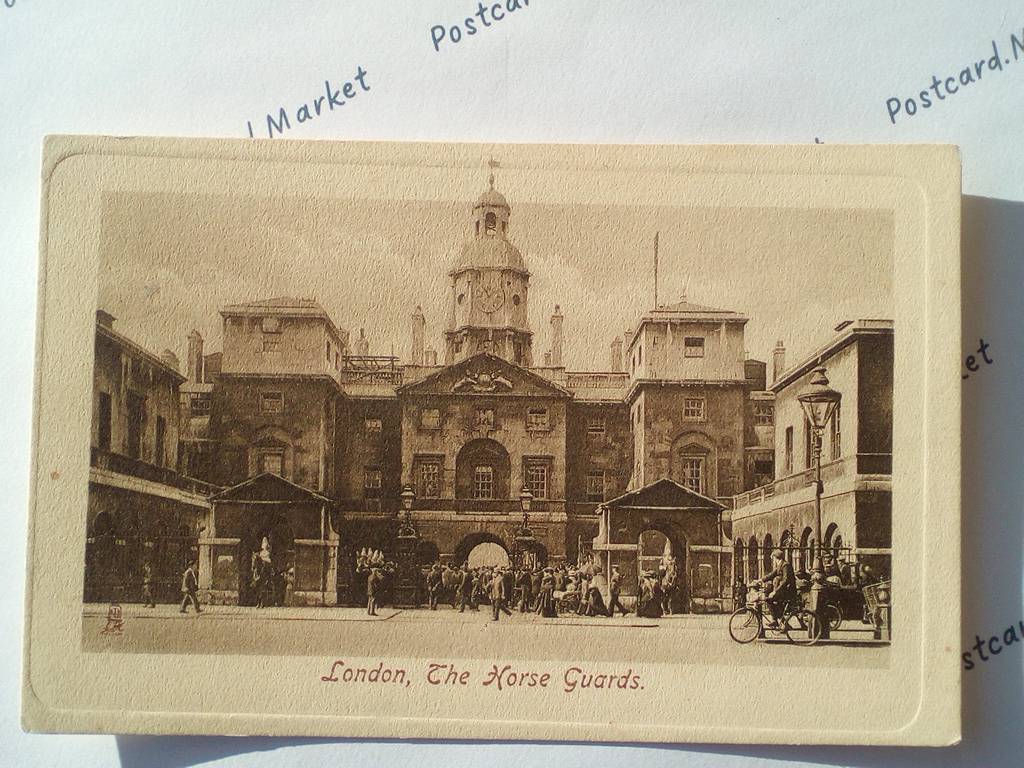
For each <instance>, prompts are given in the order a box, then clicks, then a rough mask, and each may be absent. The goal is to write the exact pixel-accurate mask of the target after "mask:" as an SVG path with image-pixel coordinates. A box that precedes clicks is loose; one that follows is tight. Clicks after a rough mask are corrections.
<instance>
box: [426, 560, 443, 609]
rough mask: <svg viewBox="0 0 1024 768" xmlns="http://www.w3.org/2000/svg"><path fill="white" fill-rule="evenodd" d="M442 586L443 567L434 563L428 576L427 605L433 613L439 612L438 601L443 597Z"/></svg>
mask: <svg viewBox="0 0 1024 768" xmlns="http://www.w3.org/2000/svg"><path fill="white" fill-rule="evenodd" d="M442 586H443V580H442V578H441V566H440V565H438V564H437V563H434V564H433V565H432V566H431V567H430V572H429V573H428V574H427V605H428V606H429V607H430V610H432V611H436V610H437V601H438V599H439V598H440V596H441V587H442Z"/></svg>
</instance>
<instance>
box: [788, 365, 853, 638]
mask: <svg viewBox="0 0 1024 768" xmlns="http://www.w3.org/2000/svg"><path fill="white" fill-rule="evenodd" d="M841 398H842V395H841V394H840V393H839V392H836V391H835V390H834V389H832V388H831V387H829V385H828V377H827V376H826V375H825V368H824V366H818V367H817V368H815V369H814V371H813V372H812V374H811V381H810V386H809V387H808V388H807V389H806V390H805V391H804V392H802V393H801V394H799V395H798V396H797V400H799V401H800V406H801V407H802V408H803V410H804V415H805V416H806V417H807V421H808V423H809V424H810V425H811V451H812V454H813V456H814V539H815V544H816V546H815V549H814V564H813V565H812V567H811V582H812V586H811V590H812V594H813V603H812V608H813V610H814V612H815V614H816V615H817V617H818V621H819V622H820V624H821V633H822V634H821V636H822V637H828V635H829V632H828V620H827V618H826V617H825V615H824V609H825V606H824V604H823V603H824V601H823V600H822V597H821V590H822V589H824V583H825V566H824V563H823V562H822V559H821V548H822V546H823V539H822V536H821V493H822V490H823V489H822V485H821V444H822V438H823V436H824V432H825V427H826V426H828V422H829V420H830V419H831V418H832V415H833V414H834V413H835V412H836V408H838V407H839V401H840V399H841Z"/></svg>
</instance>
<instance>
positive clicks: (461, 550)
mask: <svg viewBox="0 0 1024 768" xmlns="http://www.w3.org/2000/svg"><path fill="white" fill-rule="evenodd" d="M471 555H474V556H475V558H476V559H477V560H480V561H481V562H479V563H478V565H498V564H501V563H500V562H490V561H491V560H499V561H500V560H502V556H504V563H505V564H508V563H509V562H511V557H510V554H509V548H508V547H507V546H506V544H505V542H504V541H502V539H501V538H500V537H499V536H497V535H495V534H493V533H488V532H487V531H481V532H479V533H471V534H469V535H468V536H465V537H463V539H462V541H460V542H459V545H458V546H457V547H456V548H455V553H454V556H453V558H452V560H453V562H454V563H455V564H457V565H461V564H462V563H469V567H470V568H474V567H478V565H474V564H473V563H470V556H471ZM484 560H487V561H488V562H483V561H484Z"/></svg>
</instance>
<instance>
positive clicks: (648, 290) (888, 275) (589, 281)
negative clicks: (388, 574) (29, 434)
mask: <svg viewBox="0 0 1024 768" xmlns="http://www.w3.org/2000/svg"><path fill="white" fill-rule="evenodd" d="M498 187H499V188H500V187H501V183H500V180H499V183H498ZM482 188H483V187H481V191H482ZM502 191H503V192H505V194H506V196H507V197H508V198H509V202H510V205H511V207H512V215H511V220H510V225H509V238H510V239H511V240H512V242H513V243H515V244H516V245H517V246H518V247H519V249H520V250H521V251H522V253H523V256H524V257H525V259H526V263H527V267H528V268H529V270H530V272H531V273H532V277H531V281H530V286H531V287H530V297H529V302H530V305H529V316H530V324H531V328H532V330H533V332H534V358H535V360H537V361H539V360H541V359H542V355H543V353H544V351H546V350H547V349H549V348H550V341H549V339H550V333H549V318H550V316H551V314H552V311H553V310H554V306H555V304H558V305H560V306H561V309H562V312H563V314H564V315H565V350H564V359H565V363H566V366H567V367H568V368H569V369H571V370H606V369H607V368H608V360H609V346H610V343H611V341H612V338H613V337H614V336H616V335H622V334H623V332H624V331H625V329H626V328H628V327H629V326H630V325H631V324H633V323H635V321H636V319H637V318H638V317H639V316H640V314H641V313H642V312H644V311H647V310H649V309H650V308H651V307H652V305H653V301H654V298H653V240H654V233H655V232H659V233H660V236H659V241H660V247H659V260H660V281H659V283H660V291H659V299H660V301H661V302H662V303H669V302H674V301H678V300H679V298H680V297H681V295H682V294H683V293H684V292H685V294H686V297H687V299H688V300H689V301H691V302H694V303H697V304H704V305H709V306H714V307H719V308H722V309H729V310H733V311H736V312H741V313H743V314H745V315H746V316H748V317H749V318H750V321H749V322H748V324H747V326H746V348H747V354H748V356H749V357H755V358H758V359H761V360H768V359H769V357H770V353H771V348H772V347H773V346H774V343H775V341H776V340H777V339H781V340H783V341H784V342H785V344H786V347H787V349H788V354H789V358H788V359H789V361H790V362H795V361H796V360H797V359H799V358H800V357H801V356H803V355H805V354H808V353H810V352H811V351H812V350H813V349H814V348H815V347H816V346H818V345H820V344H821V343H822V342H824V341H825V340H827V339H828V338H829V337H830V336H831V335H832V329H833V328H834V326H835V325H837V324H838V323H839V322H841V321H842V320H846V319H856V318H891V317H892V314H893V296H892V290H893V288H892V249H893V235H894V231H893V226H894V225H893V219H892V217H891V215H889V214H887V213H885V212H879V211H875V210H861V209H843V210H826V209H810V210H808V209H797V208H753V209H752V208H744V209H741V208H720V207H708V208H698V207H685V208H684V207H671V206H647V207H637V206H629V205H616V206H608V205H551V204H547V203H544V204H538V203H534V202H530V201H529V200H528V199H517V197H516V194H515V193H516V190H509V189H503V190H502ZM523 194H524V195H525V194H526V193H525V192H524V193H523ZM472 203H473V200H451V201H441V202H436V201H410V200H383V199H381V200H369V201H367V200H362V201H352V200H340V199H338V200H335V199H316V198H312V197H311V198H301V197H288V198H284V197H262V198H253V197H242V196H238V197H229V196H218V197H212V196H201V195H195V194H189V193H187V192H185V191H183V192H181V193H175V194H168V193H154V194H136V193H132V194H123V193H108V194H107V195H105V197H104V205H103V219H102V229H101V238H100V250H101V269H100V287H99V297H98V306H99V307H100V308H102V309H105V310H107V311H109V312H111V313H112V314H113V315H114V316H115V317H116V318H117V322H116V325H115V327H116V328H117V329H118V330H119V331H120V332H121V333H124V334H125V335H127V336H129V337H130V338H132V339H134V340H135V341H137V342H139V343H140V344H142V345H143V346H145V347H146V348H148V349H151V350H152V351H154V352H160V351H161V350H164V349H171V350H172V351H174V352H175V353H176V354H177V355H178V356H179V358H181V359H182V360H183V359H184V353H185V349H186V336H187V334H188V332H189V331H190V330H191V329H193V328H195V329H198V330H199V331H200V333H202V334H203V336H204V337H205V339H206V340H207V341H206V350H207V352H213V351H217V350H219V349H220V348H221V317H220V315H219V314H218V313H219V310H220V309H221V308H222V307H224V306H225V305H227V304H231V303H237V302H244V301H250V300H254V299H260V298H270V297H274V296H297V297H305V298H315V299H317V300H318V301H319V302H320V303H321V304H322V305H323V307H324V308H325V309H326V310H327V312H328V313H329V314H330V316H331V317H332V318H333V320H334V322H335V323H336V324H337V325H338V326H339V327H341V328H346V329H348V330H349V331H350V332H351V333H352V334H353V337H354V336H355V335H358V329H359V328H365V329H366V332H367V334H368V336H369V338H370V344H371V349H370V351H371V353H372V354H389V353H391V351H392V349H393V350H394V353H395V354H397V355H398V356H399V357H401V358H406V357H407V356H408V353H409V346H410V327H411V321H410V316H411V315H412V312H413V310H414V308H415V307H416V305H420V306H422V308H423V312H424V314H425V316H426V319H427V345H428V347H429V346H432V347H434V348H435V349H439V350H440V349H441V348H442V335H441V334H442V332H443V330H444V322H445V320H446V318H447V311H448V302H449V301H450V295H451V294H450V291H449V289H448V286H449V278H448V275H447V272H448V270H449V268H450V267H451V264H452V262H453V260H454V258H455V256H456V254H457V253H458V252H459V250H460V247H461V245H462V243H463V242H464V241H465V240H466V239H467V238H469V237H471V234H472V222H473V216H472Z"/></svg>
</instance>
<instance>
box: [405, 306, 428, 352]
mask: <svg viewBox="0 0 1024 768" xmlns="http://www.w3.org/2000/svg"><path fill="white" fill-rule="evenodd" d="M426 329H427V321H426V318H424V317H423V309H422V307H420V305H419V304H417V305H416V311H415V312H413V313H412V354H411V355H410V360H409V363H410V364H412V365H423V337H424V335H425V333H426Z"/></svg>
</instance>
